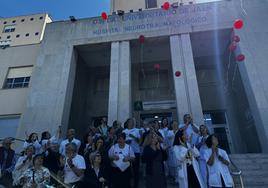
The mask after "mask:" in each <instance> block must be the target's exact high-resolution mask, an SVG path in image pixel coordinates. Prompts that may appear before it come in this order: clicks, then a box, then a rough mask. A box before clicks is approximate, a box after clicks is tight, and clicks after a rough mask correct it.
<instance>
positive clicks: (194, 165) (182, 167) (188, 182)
mask: <svg viewBox="0 0 268 188" xmlns="http://www.w3.org/2000/svg"><path fill="white" fill-rule="evenodd" d="M188 140H189V139H188V138H187V136H186V133H185V131H184V130H179V131H178V132H177V133H176V135H175V139H174V144H173V145H174V154H175V157H176V160H177V164H178V166H177V176H178V181H179V185H180V188H204V183H203V179H202V176H201V173H200V170H199V164H198V162H197V160H196V158H197V157H199V151H198V150H197V149H196V147H195V146H194V145H191V144H190V143H188Z"/></svg>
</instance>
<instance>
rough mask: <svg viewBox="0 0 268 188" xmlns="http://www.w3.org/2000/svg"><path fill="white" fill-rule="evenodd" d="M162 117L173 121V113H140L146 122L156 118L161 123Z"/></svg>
mask: <svg viewBox="0 0 268 188" xmlns="http://www.w3.org/2000/svg"><path fill="white" fill-rule="evenodd" d="M162 118H167V119H168V122H169V123H170V122H171V121H172V113H171V112H170V113H151V114H141V115H140V119H141V120H142V121H143V122H144V123H146V124H147V123H149V122H151V121H154V120H157V121H158V122H159V123H161V121H162Z"/></svg>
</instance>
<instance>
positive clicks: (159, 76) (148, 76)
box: [139, 70, 169, 90]
mask: <svg viewBox="0 0 268 188" xmlns="http://www.w3.org/2000/svg"><path fill="white" fill-rule="evenodd" d="M168 88H169V80H168V71H166V70H163V71H159V73H157V72H145V73H144V74H143V73H142V72H140V73H139V89H140V90H153V89H168Z"/></svg>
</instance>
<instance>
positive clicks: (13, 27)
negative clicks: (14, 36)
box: [3, 25, 16, 33]
mask: <svg viewBox="0 0 268 188" xmlns="http://www.w3.org/2000/svg"><path fill="white" fill-rule="evenodd" d="M15 30H16V25H7V26H5V27H4V30H3V33H11V32H14V31H15Z"/></svg>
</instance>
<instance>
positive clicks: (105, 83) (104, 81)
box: [95, 75, 109, 92]
mask: <svg viewBox="0 0 268 188" xmlns="http://www.w3.org/2000/svg"><path fill="white" fill-rule="evenodd" d="M107 91H109V77H108V76H107V75H102V76H100V77H97V78H96V80H95V92H107Z"/></svg>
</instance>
